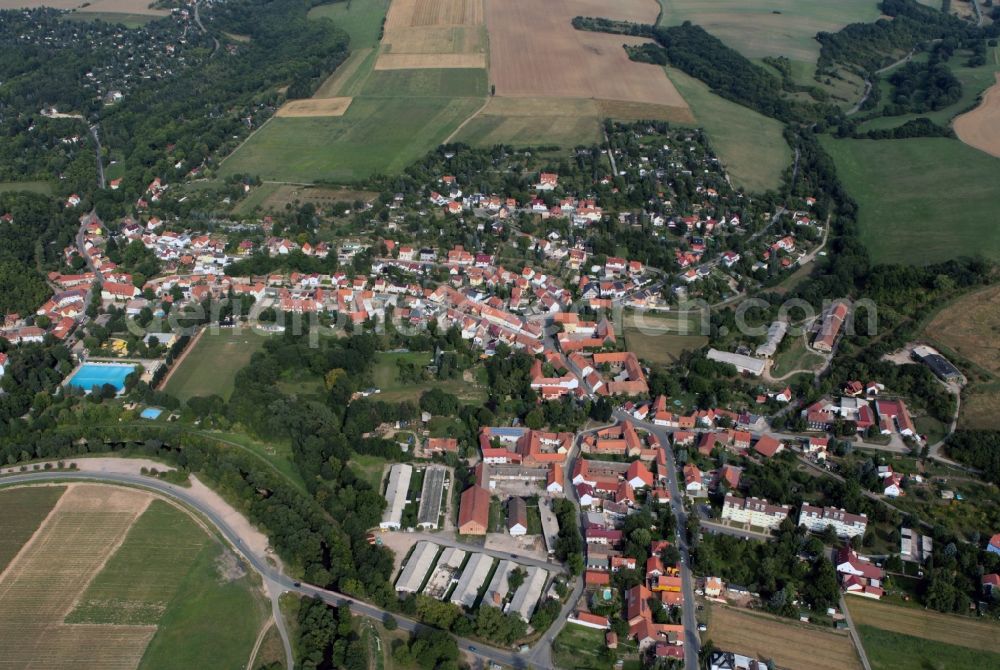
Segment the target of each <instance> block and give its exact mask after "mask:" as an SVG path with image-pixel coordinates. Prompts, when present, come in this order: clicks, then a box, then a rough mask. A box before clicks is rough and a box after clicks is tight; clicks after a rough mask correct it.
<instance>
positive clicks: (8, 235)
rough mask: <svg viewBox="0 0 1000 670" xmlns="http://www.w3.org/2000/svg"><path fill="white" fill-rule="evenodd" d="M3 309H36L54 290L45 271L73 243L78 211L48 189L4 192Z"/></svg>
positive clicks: (0, 225)
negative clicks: (51, 195)
mask: <svg viewBox="0 0 1000 670" xmlns="http://www.w3.org/2000/svg"><path fill="white" fill-rule="evenodd" d="M5 214H9V215H10V218H9V220H4V219H0V286H2V287H3V290H2V291H0V315H2V314H7V313H10V312H18V313H20V314H21V315H29V314H34V312H35V310H36V309H38V306H39V305H41V304H42V303H43V302H45V299H46V298H48V297H49V295H51V290H50V289H49V287H48V285H47V284H46V283H45V277H44V275H43V272H47V271H50V270H57V269H59V268H60V267H61V266H62V251H63V249H64V248H65V247H66V246H68V245H70V244H72V243H73V236H74V234H75V233H76V229H77V226H78V225H79V223H78V221H77V217H78V216H79V212H78V211H76V210H68V209H66V208H63V207H60V206H59V203H58V202H56V201H55V200H53V199H52V198H49V197H47V196H44V195H39V194H36V193H27V192H11V193H0V216H3V215H5Z"/></svg>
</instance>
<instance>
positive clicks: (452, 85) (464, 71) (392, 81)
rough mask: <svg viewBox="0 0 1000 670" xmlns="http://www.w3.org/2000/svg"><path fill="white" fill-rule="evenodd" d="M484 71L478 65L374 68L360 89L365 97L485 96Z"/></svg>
mask: <svg viewBox="0 0 1000 670" xmlns="http://www.w3.org/2000/svg"><path fill="white" fill-rule="evenodd" d="M487 92H488V91H487V85H486V70H483V69H481V68H457V69H446V68H429V69H416V70H376V71H375V72H372V73H371V75H369V77H368V79H367V80H366V81H365V84H364V87H363V88H362V89H361V93H360V95H363V96H365V97H391V98H400V97H414V98H439V97H442V98H465V97H480V98H484V97H486V94H487Z"/></svg>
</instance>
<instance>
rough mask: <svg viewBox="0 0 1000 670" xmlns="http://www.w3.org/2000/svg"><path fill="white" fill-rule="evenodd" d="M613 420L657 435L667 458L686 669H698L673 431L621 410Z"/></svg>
mask: <svg viewBox="0 0 1000 670" xmlns="http://www.w3.org/2000/svg"><path fill="white" fill-rule="evenodd" d="M614 417H615V418H616V419H618V420H619V421H621V420H624V419H628V420H629V421H632V422H633V423H634V424H635V425H636V426H638V427H640V428H642V429H643V430H647V431H649V432H650V433H652V434H654V435H656V437H657V438H658V439H659V440H660V445H661V446H662V447H663V450H664V451H665V452H666V455H667V474H668V477H667V491H668V492H669V493H670V507H671V509H672V510H673V512H674V518H675V519H676V520H677V540H676V541H677V549H678V551H680V554H681V588H682V590H683V593H684V607H683V608H682V610H681V612H682V616H683V624H684V667H685V668H687V670H697V668H698V655H699V653H700V651H701V639H700V638H699V636H698V620H697V617H696V616H695V599H694V575H693V574H692V573H691V555H690V553H689V552H688V543H687V539H686V538H685V537H684V530H685V529H686V528H687V511H686V510H685V509H684V496H683V494H682V493H681V490H680V486H678V484H677V462H676V461H675V460H674V451H673V449H672V448H671V447H670V433H671V432H672V431H670V430H669V429H667V428H665V427H663V426H657V425H655V424H652V423H647V422H645V421H636V420H635V419H634V418H632V417H631V416H629V415H628V414H627V413H626V412H624V411H622V410H621V409H618V410H615V412H614Z"/></svg>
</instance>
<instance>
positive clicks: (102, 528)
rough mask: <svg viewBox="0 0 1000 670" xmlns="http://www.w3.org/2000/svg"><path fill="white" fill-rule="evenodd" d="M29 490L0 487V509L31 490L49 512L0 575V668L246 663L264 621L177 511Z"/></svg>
mask: <svg viewBox="0 0 1000 670" xmlns="http://www.w3.org/2000/svg"><path fill="white" fill-rule="evenodd" d="M25 491H27V492H29V493H25ZM36 491H40V489H34V488H30V489H7V490H3V491H0V507H2V508H4V509H6V508H7V505H8V503H13V502H16V501H18V500H20V503H21V504H23V502H24V501H25V500H26V498H25V496H30V497H35V498H36V501H37V502H38V503H39V505H40V506H41V508H42V509H43V510H46V511H48V510H51V511H50V513H48V514H47V516H44V517H43V518H36V523H35V524H34V528H31V529H30V532H31V536H30V539H29V540H28V541H27V542H26V543H24V545H23V546H22V547H21V548H20V550H19V551H18V552H17V555H16V556H15V557H14V558H13V560H11V561H10V563H9V565H8V566H7V569H6V570H5V571H4V572H3V573H0V666H3V667H12V668H13V667H39V668H42V667H44V668H78V667H94V668H112V669H115V668H121V669H123V670H132V669H135V668H150V669H151V670H160V669H162V668H178V669H179V668H189V667H196V666H197V665H198V664H199V662H204V659H206V658H212V659H213V665H214V666H215V667H240V666H241V665H242V664H243V663H245V662H246V660H247V659H248V658H249V653H250V650H251V648H252V646H253V642H254V639H255V637H256V634H257V631H258V630H259V628H260V625H261V623H262V622H263V621H264V618H265V616H266V608H265V606H264V602H263V598H261V597H260V596H259V595H257V594H256V593H255V590H256V589H255V587H254V585H253V584H251V583H250V580H249V578H247V577H246V576H245V575H244V573H243V569H242V567H241V566H240V564H239V563H238V562H237V561H236V560H235V558H233V557H232V556H231V555H230V556H229V558H228V559H226V560H223V549H222V547H221V545H220V544H219V543H218V542H216V541H215V540H213V539H212V538H211V537H210V536H209V535H207V534H206V533H205V531H203V530H202V528H201V526H200V525H198V524H196V523H195V522H194V521H193V520H192V518H191V517H190V516H188V514H187V513H186V512H183V511H181V510H179V509H177V508H175V507H174V506H172V505H170V504H169V503H166V502H163V501H160V500H158V499H156V498H155V497H154V496H153V495H152V494H150V493H147V492H144V491H139V490H135V489H128V488H120V487H113V486H103V485H98V484H69V485H67V486H65V487H54V488H48V487H45V491H44V493H36ZM43 496H44V497H46V498H49V499H47V500H42V499H41V498H42V497H43ZM53 496H58V500H51V498H52V497H53ZM37 516H38V515H36V517H37ZM3 544H6V536H5V537H4V541H3Z"/></svg>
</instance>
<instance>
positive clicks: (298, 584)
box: [292, 582, 302, 588]
mask: <svg viewBox="0 0 1000 670" xmlns="http://www.w3.org/2000/svg"><path fill="white" fill-rule="evenodd" d="M292 586H294V587H296V588H298V587H300V586H302V582H295V583H293V584H292Z"/></svg>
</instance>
